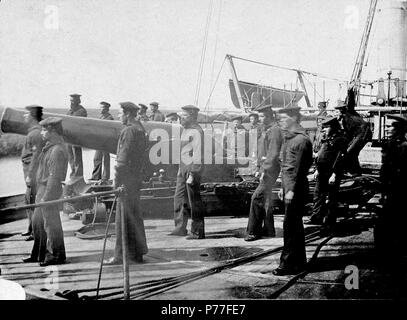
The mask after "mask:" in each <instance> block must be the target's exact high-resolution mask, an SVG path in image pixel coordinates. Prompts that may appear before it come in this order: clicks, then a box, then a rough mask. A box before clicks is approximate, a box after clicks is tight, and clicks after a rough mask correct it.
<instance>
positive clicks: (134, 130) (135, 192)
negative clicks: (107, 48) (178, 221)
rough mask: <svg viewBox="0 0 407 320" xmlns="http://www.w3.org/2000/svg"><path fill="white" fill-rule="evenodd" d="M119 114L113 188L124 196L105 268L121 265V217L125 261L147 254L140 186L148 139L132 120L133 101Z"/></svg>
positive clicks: (142, 128) (138, 123)
mask: <svg viewBox="0 0 407 320" xmlns="http://www.w3.org/2000/svg"><path fill="white" fill-rule="evenodd" d="M120 107H121V108H122V113H121V115H120V118H121V121H122V123H123V124H124V125H125V127H124V128H123V129H122V131H121V133H120V136H119V141H118V144H117V155H116V166H115V179H114V185H115V187H116V188H117V187H119V186H122V185H123V186H124V188H125V193H124V194H121V195H120V196H119V200H118V203H117V210H116V219H115V223H116V246H115V251H114V256H113V257H111V258H110V259H107V260H105V264H107V265H115V264H121V263H123V247H122V228H121V221H122V220H121V219H122V215H123V216H124V218H125V225H126V233H127V247H128V252H129V258H130V259H131V260H132V261H134V262H137V263H140V262H142V261H143V255H145V254H146V253H147V252H148V248H147V240H146V233H145V229H144V221H143V216H142V213H141V210H140V187H141V183H142V170H143V166H144V163H145V161H146V160H147V155H146V152H147V147H148V140H147V135H146V131H145V129H144V127H143V126H142V124H141V123H140V121H138V120H136V116H137V111H138V109H139V107H138V106H137V105H136V104H134V103H133V102H121V103H120Z"/></svg>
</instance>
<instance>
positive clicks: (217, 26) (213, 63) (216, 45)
mask: <svg viewBox="0 0 407 320" xmlns="http://www.w3.org/2000/svg"><path fill="white" fill-rule="evenodd" d="M222 2H223V0H220V1H219V11H218V21H217V25H216V38H215V49H214V53H213V60H212V71H211V86H212V84H213V76H214V72H215V59H216V53H217V50H218V40H219V29H220V18H221V14H222Z"/></svg>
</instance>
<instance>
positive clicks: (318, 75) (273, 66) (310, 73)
mask: <svg viewBox="0 0 407 320" xmlns="http://www.w3.org/2000/svg"><path fill="white" fill-rule="evenodd" d="M230 56H231V57H232V58H235V59H239V60H242V61H246V62H251V63H255V64H260V65H263V66H267V67H271V68H276V69H282V70H288V71H295V72H302V73H304V74H309V75H312V76H314V77H318V78H322V79H328V80H334V81H338V82H346V81H347V80H344V79H338V78H333V77H328V76H325V75H322V74H318V73H315V72H309V71H304V70H301V69H295V68H288V67H282V66H278V65H275V64H270V63H265V62H259V61H256V60H251V59H246V58H241V57H236V56H232V55H230Z"/></svg>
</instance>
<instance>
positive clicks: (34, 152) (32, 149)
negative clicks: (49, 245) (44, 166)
mask: <svg viewBox="0 0 407 320" xmlns="http://www.w3.org/2000/svg"><path fill="white" fill-rule="evenodd" d="M25 108H26V109H27V112H26V113H25V114H24V122H25V123H26V124H27V125H28V134H27V137H26V139H25V143H24V145H23V150H22V152H21V161H22V163H23V171H24V180H25V184H26V186H27V188H26V192H25V203H26V204H33V203H35V194H36V186H35V174H36V172H37V169H38V159H39V156H40V153H41V150H42V147H43V146H44V140H43V139H42V136H41V126H40V125H39V122H40V121H41V120H42V109H43V108H42V107H41V106H38V105H30V106H27V107H25ZM33 213H34V211H33V210H32V209H27V218H28V229H27V232H25V233H22V234H21V235H22V236H28V237H27V238H26V239H25V240H26V241H30V240H34V236H33V230H32V215H33Z"/></svg>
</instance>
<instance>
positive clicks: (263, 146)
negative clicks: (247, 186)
mask: <svg viewBox="0 0 407 320" xmlns="http://www.w3.org/2000/svg"><path fill="white" fill-rule="evenodd" d="M282 143H283V135H282V133H281V129H280V127H279V126H278V125H277V124H271V125H270V126H268V127H265V128H264V127H263V132H262V134H261V135H260V137H259V140H258V148H259V150H258V153H257V154H258V167H259V166H260V168H259V172H264V174H265V175H267V176H269V177H275V178H276V179H277V177H278V174H279V173H280V161H279V157H280V151H281V145H282Z"/></svg>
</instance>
